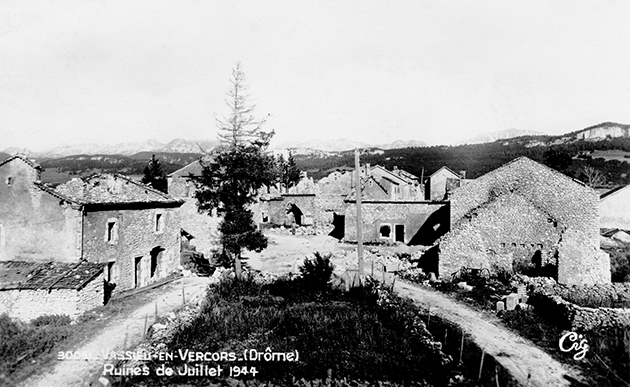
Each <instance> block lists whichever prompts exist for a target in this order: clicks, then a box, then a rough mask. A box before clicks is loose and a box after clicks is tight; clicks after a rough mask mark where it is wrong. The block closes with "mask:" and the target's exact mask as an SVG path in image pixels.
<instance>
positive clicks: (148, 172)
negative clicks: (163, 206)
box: [142, 155, 168, 193]
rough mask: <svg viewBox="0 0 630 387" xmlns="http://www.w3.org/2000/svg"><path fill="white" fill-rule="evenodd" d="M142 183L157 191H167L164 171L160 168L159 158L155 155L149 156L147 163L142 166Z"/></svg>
mask: <svg viewBox="0 0 630 387" xmlns="http://www.w3.org/2000/svg"><path fill="white" fill-rule="evenodd" d="M142 183H144V184H147V185H149V186H151V187H153V188H154V189H157V190H158V191H161V192H164V193H166V192H167V191H168V181H167V179H166V173H164V171H163V170H162V165H161V164H160V160H158V159H157V158H156V157H155V155H152V156H151V160H149V164H148V165H147V166H146V167H145V168H144V176H143V177H142Z"/></svg>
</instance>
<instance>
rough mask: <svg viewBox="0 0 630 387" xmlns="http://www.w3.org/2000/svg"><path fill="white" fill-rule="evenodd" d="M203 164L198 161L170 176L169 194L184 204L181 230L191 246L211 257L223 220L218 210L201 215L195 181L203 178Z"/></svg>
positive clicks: (181, 209) (181, 211) (181, 212)
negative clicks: (196, 196)
mask: <svg viewBox="0 0 630 387" xmlns="http://www.w3.org/2000/svg"><path fill="white" fill-rule="evenodd" d="M202 163H203V160H201V159H200V160H197V161H195V162H192V163H190V164H188V165H186V166H185V167H183V168H181V169H178V170H177V171H175V172H173V173H171V174H170V175H168V193H169V195H171V196H172V197H174V198H177V199H180V200H182V201H183V202H184V204H183V205H182V206H181V207H180V214H181V228H182V230H183V232H184V234H185V235H186V236H187V237H188V238H190V245H192V246H194V247H195V249H196V251H198V252H200V253H203V254H204V255H205V256H206V257H209V256H210V255H211V254H212V251H213V250H215V249H216V248H218V240H219V231H218V229H219V223H220V222H221V218H220V217H219V216H218V214H217V211H216V210H213V212H212V213H211V214H206V213H200V212H199V211H198V209H197V199H196V198H195V193H196V192H197V188H196V185H195V181H197V180H199V179H200V178H201V176H202V170H203V165H202Z"/></svg>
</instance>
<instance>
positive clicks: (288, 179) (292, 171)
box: [281, 152, 302, 191]
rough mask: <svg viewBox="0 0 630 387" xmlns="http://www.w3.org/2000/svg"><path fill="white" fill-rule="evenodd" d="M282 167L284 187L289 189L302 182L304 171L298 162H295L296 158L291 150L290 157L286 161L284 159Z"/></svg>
mask: <svg viewBox="0 0 630 387" xmlns="http://www.w3.org/2000/svg"><path fill="white" fill-rule="evenodd" d="M281 162H282V169H281V171H282V172H281V180H282V184H283V185H284V188H285V189H286V190H287V191H288V190H289V188H291V187H293V186H295V185H297V183H299V182H300V177H301V175H302V173H301V172H300V169H299V168H298V166H297V164H295V159H294V158H293V155H292V154H291V152H289V158H288V159H287V161H286V162H285V161H284V159H282V161H281Z"/></svg>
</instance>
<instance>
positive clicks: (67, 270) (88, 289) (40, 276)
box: [0, 261, 104, 320]
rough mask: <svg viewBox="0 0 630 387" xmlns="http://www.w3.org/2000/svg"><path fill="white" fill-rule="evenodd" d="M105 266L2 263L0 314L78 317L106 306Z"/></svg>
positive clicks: (71, 263) (34, 316)
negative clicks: (104, 299)
mask: <svg viewBox="0 0 630 387" xmlns="http://www.w3.org/2000/svg"><path fill="white" fill-rule="evenodd" d="M103 280H104V278H103V265H101V264H98V263H91V262H86V261H79V262H25V261H0V314H3V313H7V314H8V315H9V316H11V317H14V318H18V319H22V320H32V319H34V318H36V317H38V316H41V315H45V314H65V315H68V316H70V318H73V319H74V318H76V317H78V316H79V315H81V314H82V313H83V312H85V311H88V310H90V309H94V308H96V307H98V306H100V305H103V298H104V286H103Z"/></svg>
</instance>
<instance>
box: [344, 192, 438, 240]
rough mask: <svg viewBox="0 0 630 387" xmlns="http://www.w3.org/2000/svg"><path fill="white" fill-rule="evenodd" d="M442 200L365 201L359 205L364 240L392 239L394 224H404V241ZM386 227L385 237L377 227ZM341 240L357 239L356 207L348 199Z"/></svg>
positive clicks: (411, 236)
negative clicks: (387, 232)
mask: <svg viewBox="0 0 630 387" xmlns="http://www.w3.org/2000/svg"><path fill="white" fill-rule="evenodd" d="M445 205H446V203H443V202H405V201H373V202H370V201H366V202H362V205H361V220H362V224H363V228H362V232H363V241H364V242H394V241H395V240H396V225H402V226H404V238H403V239H404V241H403V243H409V241H410V240H411V239H412V238H413V237H414V236H415V235H416V233H417V231H418V230H419V229H420V227H421V226H422V225H423V224H424V222H425V221H426V220H427V218H428V217H429V216H430V215H431V214H432V213H434V212H435V211H437V210H439V209H440V208H442V207H443V206H445ZM383 226H389V227H390V233H389V236H388V237H383V236H382V235H381V232H380V231H381V227H383ZM344 239H345V240H347V241H356V240H357V210H356V203H355V202H354V201H352V202H348V203H347V207H346V211H345V237H344Z"/></svg>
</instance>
